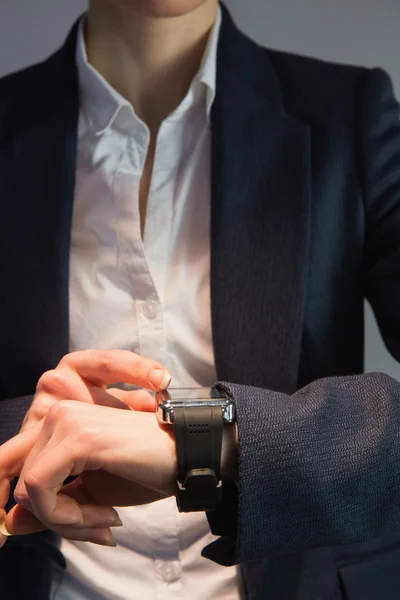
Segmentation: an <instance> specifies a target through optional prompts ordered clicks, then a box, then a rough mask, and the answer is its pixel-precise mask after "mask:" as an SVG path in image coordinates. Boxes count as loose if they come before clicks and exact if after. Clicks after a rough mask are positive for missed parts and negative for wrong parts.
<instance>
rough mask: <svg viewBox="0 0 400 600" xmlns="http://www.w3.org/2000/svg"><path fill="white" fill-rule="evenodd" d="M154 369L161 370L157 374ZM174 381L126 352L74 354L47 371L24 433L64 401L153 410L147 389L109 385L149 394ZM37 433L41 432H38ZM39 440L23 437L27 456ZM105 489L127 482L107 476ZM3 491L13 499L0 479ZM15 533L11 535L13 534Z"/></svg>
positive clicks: (96, 533)
mask: <svg viewBox="0 0 400 600" xmlns="http://www.w3.org/2000/svg"><path fill="white" fill-rule="evenodd" d="M154 369H157V370H158V371H156V372H154ZM170 379H171V377H170V375H169V373H168V371H167V370H166V369H165V367H164V366H163V365H161V364H160V363H158V362H156V361H153V360H150V359H146V358H143V357H141V356H138V355H135V354H133V353H131V352H128V351H123V350H106V351H104V350H85V351H81V352H73V353H71V354H68V355H66V356H65V357H64V358H63V359H62V360H61V361H60V363H59V364H58V366H57V367H56V369H53V370H51V371H47V372H46V373H44V375H42V377H41V378H40V379H39V382H38V384H37V388H36V394H35V397H34V400H33V403H32V405H31V408H30V410H29V411H28V413H27V415H26V417H25V419H24V422H23V424H22V427H21V429H20V432H21V433H24V432H26V431H27V430H30V429H32V428H34V427H35V426H36V425H38V424H39V423H42V422H43V419H44V417H45V416H46V415H47V413H48V411H49V409H50V408H51V407H52V406H53V405H54V404H55V403H57V402H60V401H64V400H66V399H73V400H79V401H81V402H86V403H95V404H100V405H103V406H112V407H115V408H124V409H128V410H129V409H135V410H141V411H154V410H155V400H154V398H153V397H152V396H151V395H150V394H149V393H148V392H146V391H145V390H137V391H136V390H135V391H129V392H127V391H123V390H119V389H117V388H109V389H108V390H107V391H106V388H107V385H111V384H113V383H116V382H118V381H124V382H126V383H132V384H136V385H138V386H142V387H144V388H147V389H150V390H158V389H164V388H165V387H167V386H168V385H169V382H170ZM36 431H38V430H37V429H36ZM35 435H36V434H35V432H33V431H32V435H30V436H28V437H26V436H25V438H24V439H25V451H26V448H27V447H29V445H30V446H32V445H33V443H34V440H35ZM1 452H2V448H0V455H1ZM13 460H14V465H16V464H17V463H18V461H19V462H20V465H19V467H22V463H21V460H22V459H21V457H18V456H16V455H15V456H14V458H13ZM18 474H19V471H18V469H17V471H16V475H18ZM100 475H101V473H100V472H98V473H97V479H98V480H99V478H100ZM100 483H101V482H100V481H99V488H101V486H100ZM107 485H108V486H109V487H108V489H110V488H111V489H112V488H113V487H115V486H117V488H118V489H119V488H121V486H123V485H125V483H124V484H123V483H122V481H120V480H119V481H113V480H112V476H110V475H109V476H108V478H107ZM0 489H1V493H2V497H3V498H6V499H7V498H8V495H9V480H7V479H6V480H5V481H2V480H1V479H0ZM75 493H77V490H75ZM143 493H144V490H143ZM142 496H143V494H142ZM99 501H100V500H99ZM4 504H5V502H3V504H0V519H1V518H4V515H5V511H4V510H2V508H1V506H4ZM114 517H115V515H114ZM28 522H30V520H29V519H27V524H28ZM45 528H46V527H44V525H43V524H40V523H38V522H36V525H35V528H33V524H32V523H30V527H29V526H28V527H27V530H26V531H24V533H29V532H31V531H40V529H45ZM11 531H13V530H12V529H11ZM15 533H16V532H15ZM21 533H22V532H21ZM92 533H93V537H94V538H96V536H97V537H99V539H102V538H104V535H106V537H107V535H108V537H109V535H110V534H111V533H110V532H107V531H102V530H101V529H99V528H95V529H93V531H92ZM71 534H75V531H72V532H71ZM64 537H69V530H68V528H66V529H65V530H64ZM5 540H6V538H4V536H2V535H1V534H0V547H1V545H3V544H4V542H5ZM93 541H95V539H93Z"/></svg>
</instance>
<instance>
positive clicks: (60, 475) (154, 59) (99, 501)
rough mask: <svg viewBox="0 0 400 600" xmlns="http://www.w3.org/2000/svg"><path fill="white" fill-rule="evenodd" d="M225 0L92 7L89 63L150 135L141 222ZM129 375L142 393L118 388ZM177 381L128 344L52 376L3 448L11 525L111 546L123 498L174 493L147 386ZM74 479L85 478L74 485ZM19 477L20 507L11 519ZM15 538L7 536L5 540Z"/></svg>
mask: <svg viewBox="0 0 400 600" xmlns="http://www.w3.org/2000/svg"><path fill="white" fill-rule="evenodd" d="M217 6H218V2H217V0H91V2H90V4H89V11H88V16H87V24H86V31H85V42H86V47H87V54H88V60H89V62H90V63H91V64H92V65H93V66H94V67H95V68H96V69H97V70H98V71H99V72H100V73H101V74H102V75H103V76H104V77H105V78H106V79H107V80H108V81H109V83H110V84H111V85H112V86H113V87H114V88H115V89H117V90H118V91H119V92H120V93H121V94H122V95H123V96H124V97H125V98H127V99H128V100H129V101H130V102H131V103H132V105H133V106H134V108H135V111H136V113H137V114H138V116H139V117H140V118H142V119H143V120H144V121H145V122H146V124H147V125H148V127H149V129H150V132H151V138H152V141H151V144H150V148H149V152H148V160H147V162H146V165H145V170H144V173H143V182H144V184H143V186H141V190H140V196H139V204H140V213H141V218H142V224H144V218H145V212H146V202H147V194H148V188H149V183H150V180H151V172H152V164H153V158H154V150H155V144H156V139H157V133H158V129H159V126H160V124H161V122H162V121H163V120H164V119H165V118H166V117H167V116H168V114H170V113H171V112H172V111H173V110H174V109H175V108H176V107H177V106H178V105H179V104H180V102H181V101H182V100H183V98H184V97H185V95H186V93H187V90H188V88H189V86H190V83H191V81H192V79H193V77H194V76H195V74H196V73H197V71H198V68H199V65H200V62H201V58H202V56H203V54H204V50H205V46H206V43H207V40H208V37H209V33H210V30H211V28H212V26H213V23H214V21H215V17H216V13H217ZM142 231H143V229H142ZM154 369H158V371H154ZM121 381H124V382H126V383H132V384H136V385H137V386H139V387H140V388H144V389H142V390H139V391H134V392H124V391H121V390H119V389H117V388H108V386H110V385H113V384H115V383H117V382H121ZM170 381H171V376H170V374H169V373H168V371H167V370H166V369H165V367H164V366H163V365H160V364H159V363H156V362H155V361H152V360H151V359H147V358H143V357H140V356H137V355H135V354H133V353H131V352H125V351H122V350H109V351H104V350H101V351H100V350H99V351H97V350H87V351H83V352H75V353H71V354H68V355H67V356H65V357H64V358H63V359H62V360H61V361H60V363H59V365H58V366H57V367H56V369H54V370H51V371H48V372H46V373H44V374H43V375H42V377H41V378H40V380H39V382H38V385H37V389H36V394H35V397H34V401H33V404H32V406H31V408H30V410H29V412H28V414H27V416H26V418H25V420H24V423H23V425H22V427H21V430H20V433H19V434H18V435H17V436H15V437H14V438H12V439H11V440H10V441H9V442H7V443H6V444H4V445H3V446H1V447H0V519H3V524H2V527H1V530H2V532H3V533H6V534H7V535H8V534H26V533H32V532H34V531H40V530H42V529H46V528H49V529H53V530H54V531H56V532H57V533H59V534H60V535H62V536H64V537H67V538H69V539H75V540H85V541H90V542H93V543H97V544H103V545H113V539H112V534H111V529H110V527H113V526H118V525H121V523H120V522H119V518H118V513H117V512H116V510H115V509H114V508H113V507H114V506H132V505H135V504H142V503H147V502H153V501H155V500H158V499H160V498H163V497H166V496H171V495H173V494H174V492H175V481H176V472H177V467H176V454H175V442H174V439H173V436H172V433H171V431H170V430H169V429H166V428H163V427H161V426H160V425H159V424H158V422H157V420H156V418H155V416H154V414H149V413H151V412H154V410H155V401H154V398H153V397H152V396H151V395H150V394H148V392H146V391H145V390H146V389H147V390H152V391H157V390H161V389H165V388H166V387H167V386H168V385H169V382H170ZM236 448H237V431H236V426H226V427H225V428H224V436H223V448H222V476H223V477H224V478H233V477H235V473H236ZM69 475H79V477H78V478H77V479H76V480H75V481H74V482H73V483H71V484H69V485H68V486H64V485H63V482H64V480H65V479H66V477H68V476H69ZM16 476H19V482H18V485H17V488H16V491H15V499H16V501H17V502H18V504H17V505H16V506H15V507H14V508H13V509H12V510H11V511H10V513H9V514H8V515H7V516H6V515H5V510H4V507H5V505H6V503H7V500H8V497H9V491H10V481H11V480H12V479H13V478H14V477H16ZM5 517H6V518H5ZM6 539H7V537H6V536H5V535H2V533H0V546H1V545H3V544H4V543H5V541H6Z"/></svg>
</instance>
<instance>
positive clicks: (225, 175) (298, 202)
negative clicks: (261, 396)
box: [0, 7, 310, 397]
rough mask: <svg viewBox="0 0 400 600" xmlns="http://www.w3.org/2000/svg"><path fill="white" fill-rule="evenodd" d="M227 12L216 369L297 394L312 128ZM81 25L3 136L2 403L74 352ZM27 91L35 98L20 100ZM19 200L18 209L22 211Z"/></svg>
mask: <svg viewBox="0 0 400 600" xmlns="http://www.w3.org/2000/svg"><path fill="white" fill-rule="evenodd" d="M222 8H223V12H224V18H223V23H222V27H221V36H220V41H219V49H218V64H217V95H216V100H215V103H214V106H213V114H212V127H213V147H212V153H213V158H212V224H211V299H212V326H213V340H214V349H215V359H216V366H217V373H218V377H219V379H227V380H230V381H232V382H240V383H246V384H252V385H256V386H262V387H266V388H270V389H277V390H282V391H288V392H290V391H293V390H294V389H295V386H296V381H297V370H298V357H299V349H300V341H301V330H302V316H303V305H304V298H305V283H306V265H307V250H308V238H309V225H310V219H309V216H310V215H309V199H310V173H309V170H310V165H309V150H310V149H309V131H308V127H307V126H306V125H305V124H304V123H302V122H301V121H299V120H297V119H295V118H293V117H291V116H289V115H287V114H286V113H285V112H284V109H283V106H282V99H281V93H280V88H279V83H278V81H277V78H276V74H275V72H274V70H273V68H272V65H271V62H270V61H269V59H268V57H267V53H266V51H265V50H263V49H261V48H258V47H257V46H256V45H254V44H253V43H252V42H250V41H249V40H248V39H247V38H246V37H245V36H244V35H243V34H241V33H240V32H239V31H238V30H237V29H236V27H235V26H234V24H233V22H232V20H231V18H230V16H229V14H228V12H227V11H226V9H225V8H224V7H222ZM76 30H77V27H76V26H75V27H74V28H73V30H72V31H71V34H70V36H69V38H68V40H67V42H66V44H65V45H64V47H63V48H62V49H61V50H60V51H59V52H58V53H57V54H55V55H54V56H53V57H51V58H50V59H49V60H48V61H47V62H46V63H45V64H44V65H42V66H41V67H40V69H38V70H37V71H34V70H32V85H31V86H29V83H27V78H26V77H25V78H24V79H23V81H24V86H26V89H25V90H19V93H18V94H17V102H16V104H15V106H13V107H12V110H11V111H10V118H9V119H8V121H7V122H8V126H9V130H10V131H11V132H12V135H10V137H8V136H7V131H5V130H4V131H3V132H2V139H1V141H0V180H1V181H0V185H1V188H0V189H2V190H5V194H6V197H5V198H4V203H3V207H2V219H1V223H0V228H1V235H0V252H1V255H2V256H7V257H8V258H7V261H5V265H4V268H5V269H6V270H7V269H9V270H10V272H7V271H6V272H5V277H6V281H7V290H6V289H5V288H3V290H2V292H3V293H1V295H0V300H1V305H2V311H1V316H0V318H1V319H2V324H1V329H2V344H1V345H0V352H1V361H0V364H1V365H2V372H1V373H0V376H1V377H2V380H3V381H2V384H3V390H2V392H1V393H2V396H3V397H13V396H17V395H23V394H27V393H31V392H32V390H33V389H34V386H35V385H36V383H37V380H38V378H39V377H40V375H41V374H42V373H43V372H44V371H45V370H46V369H49V368H54V366H55V365H56V364H57V362H58V361H59V360H60V358H61V357H62V356H63V355H64V354H66V353H67V352H68V341H69V340H68V330H69V317H68V312H69V307H68V281H69V249H70V235H71V219H72V208H73V198H74V183H75V155H76V134H77V121H78V108H79V94H78V85H77V78H76V69H75V61H74V56H75V43H76ZM39 74H40V76H41V77H42V82H41V83H40V82H38V80H37V77H38V76H39ZM26 96H28V97H29V103H26V102H25V101H21V100H18V98H26ZM32 153H33V154H35V155H37V156H38V163H37V165H36V166H35V162H34V161H32ZM26 198H30V199H31V201H29V202H27V201H26ZM15 203H17V204H20V206H21V208H20V209H18V210H15ZM15 231H19V236H18V239H16V238H15V233H14V232H15ZM28 257H29V260H28ZM32 265H35V270H33V269H32ZM9 315H18V320H16V319H15V318H14V319H10V318H9ZM31 315H35V319H32V318H31ZM6 349H7V351H6ZM21 349H23V351H21ZM33 357H34V359H33Z"/></svg>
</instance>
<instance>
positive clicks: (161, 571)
mask: <svg viewBox="0 0 400 600" xmlns="http://www.w3.org/2000/svg"><path fill="white" fill-rule="evenodd" d="M147 148H148V139H147V140H146V141H145V132H144V129H143V128H142V127H141V126H140V124H135V125H134V124H132V125H131V126H130V133H129V140H128V143H127V145H126V149H125V151H124V153H123V155H122V157H121V160H120V163H119V165H118V167H117V169H116V171H115V174H114V178H113V192H114V198H115V201H116V202H117V204H118V206H117V209H118V211H120V215H121V218H120V219H119V231H118V246H119V248H118V255H119V258H118V261H119V267H120V268H121V270H122V271H123V272H124V273H125V276H126V277H127V279H128V281H129V283H130V285H131V289H132V295H133V298H134V300H135V301H134V310H135V313H136V314H135V315H132V317H133V318H134V320H135V321H136V323H137V341H138V348H137V350H138V352H139V353H140V354H141V355H142V356H146V357H149V358H152V359H154V360H157V361H159V362H161V363H163V364H165V362H166V339H165V332H164V317H163V307H162V292H163V290H158V289H157V286H156V282H158V284H159V287H163V281H164V280H165V269H166V262H165V261H166V260H167V254H168V247H169V235H170V227H169V226H168V223H167V222H164V223H163V226H161V223H158V222H157V220H158V219H159V218H160V214H159V211H158V210H157V203H158V202H160V198H159V197H158V195H157V194H154V195H153V192H152V188H154V189H155V190H156V189H158V188H159V187H160V186H162V182H161V180H158V179H157V174H156V173H157V169H155V171H154V173H155V175H153V179H152V184H151V189H150V192H149V198H148V212H147V216H146V227H148V228H149V227H150V229H151V230H152V231H155V230H156V231H157V248H158V249H160V248H161V249H164V250H165V255H164V253H163V252H161V254H160V260H158V259H157V256H158V254H157V253H158V250H157V248H155V246H154V244H153V243H152V239H153V238H152V236H150V238H149V243H148V254H147V252H146V248H145V245H144V243H143V240H142V237H141V228H140V213H139V186H140V178H141V175H142V172H143V168H144V164H145V160H146V154H147ZM157 160H158V157H157V150H156V155H155V161H154V163H155V165H157ZM163 208H164V210H165V208H166V207H165V206H164V207H163ZM167 214H168V211H166V214H165V215H164V218H165V219H166V215H167ZM148 255H149V256H150V257H151V259H152V260H151V261H149V256H148ZM150 262H151V266H150ZM148 509H149V512H150V513H151V514H149V518H148V528H147V531H148V535H149V537H150V539H151V547H152V554H153V566H154V580H155V583H156V598H157V600H158V599H160V600H161V599H162V600H169V599H171V600H180V598H181V595H180V593H181V591H182V581H181V572H182V569H181V562H180V547H179V535H178V526H177V516H176V515H177V512H176V511H177V509H176V502H175V499H174V498H172V499H169V500H167V501H165V500H164V501H163V502H162V503H157V504H154V505H152V506H149V507H148ZM152 515H153V518H152ZM182 600H183V599H182Z"/></svg>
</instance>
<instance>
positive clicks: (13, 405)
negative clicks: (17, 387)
mask: <svg viewBox="0 0 400 600" xmlns="http://www.w3.org/2000/svg"><path fill="white" fill-rule="evenodd" d="M32 401H33V394H31V395H29V396H20V397H18V398H11V399H6V400H1V401H0V445H1V444H4V442H6V441H7V440H9V439H10V438H12V437H13V436H14V435H15V434H16V433H18V430H19V428H20V427H21V424H22V421H23V420H24V417H25V415H26V413H27V412H28V410H29V407H30V405H31V404H32Z"/></svg>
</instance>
